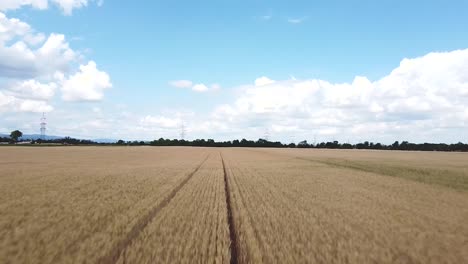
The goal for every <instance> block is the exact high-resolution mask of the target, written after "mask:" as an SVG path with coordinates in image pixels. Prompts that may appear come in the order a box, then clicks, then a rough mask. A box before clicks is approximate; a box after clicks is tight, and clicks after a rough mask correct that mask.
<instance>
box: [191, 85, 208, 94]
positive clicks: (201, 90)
mask: <svg viewBox="0 0 468 264" xmlns="http://www.w3.org/2000/svg"><path fill="white" fill-rule="evenodd" d="M192 90H194V91H195V92H199V93H204V92H207V91H208V90H210V88H208V87H207V86H206V85H204V84H203V83H199V84H195V85H194V86H193V87H192Z"/></svg>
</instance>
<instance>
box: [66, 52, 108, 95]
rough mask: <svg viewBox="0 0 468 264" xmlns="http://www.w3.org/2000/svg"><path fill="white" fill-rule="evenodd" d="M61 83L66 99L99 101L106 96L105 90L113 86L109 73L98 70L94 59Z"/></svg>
mask: <svg viewBox="0 0 468 264" xmlns="http://www.w3.org/2000/svg"><path fill="white" fill-rule="evenodd" d="M62 79H63V77H62ZM61 83H62V87H61V91H62V98H63V99H64V100H65V101H99V100H101V99H102V98H103V97H104V91H105V90H106V89H109V88H111V87H112V83H111V81H110V77H109V75H108V74H107V73H106V72H103V71H100V70H98V69H97V66H96V63H95V62H94V61H90V62H88V64H87V65H81V66H80V70H79V71H78V72H77V73H76V74H74V75H72V76H70V77H69V78H68V79H63V80H62V82H61Z"/></svg>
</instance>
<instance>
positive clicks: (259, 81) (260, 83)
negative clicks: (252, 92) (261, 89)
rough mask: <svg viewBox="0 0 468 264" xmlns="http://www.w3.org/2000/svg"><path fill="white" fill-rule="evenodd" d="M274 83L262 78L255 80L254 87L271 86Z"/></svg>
mask: <svg viewBox="0 0 468 264" xmlns="http://www.w3.org/2000/svg"><path fill="white" fill-rule="evenodd" d="M274 82H275V81H273V80H271V79H269V78H268V77H265V76H263V77H260V78H257V79H256V80H255V86H264V85H268V84H272V83H274Z"/></svg>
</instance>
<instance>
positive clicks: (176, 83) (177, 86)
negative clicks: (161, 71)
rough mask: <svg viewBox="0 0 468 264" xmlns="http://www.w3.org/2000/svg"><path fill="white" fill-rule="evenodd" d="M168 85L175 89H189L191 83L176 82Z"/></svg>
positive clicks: (186, 81) (185, 81)
mask: <svg viewBox="0 0 468 264" xmlns="http://www.w3.org/2000/svg"><path fill="white" fill-rule="evenodd" d="M169 85H171V86H173V87H176V88H191V87H192V85H193V83H192V81H189V80H177V81H170V82H169Z"/></svg>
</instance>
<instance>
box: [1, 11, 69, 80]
mask: <svg viewBox="0 0 468 264" xmlns="http://www.w3.org/2000/svg"><path fill="white" fill-rule="evenodd" d="M37 45H39V47H37V48H36V47H35V46H37ZM77 57H78V55H77V53H76V52H75V51H73V50H72V49H71V48H70V47H69V44H68V42H67V41H66V39H65V36H64V35H62V34H55V33H52V34H50V35H49V36H48V37H47V39H46V37H45V35H44V34H43V33H36V32H35V31H34V30H33V29H32V28H31V27H30V26H29V25H28V24H27V23H25V22H22V21H20V20H18V19H15V18H11V19H10V18H7V17H6V16H5V15H4V14H3V13H0V77H5V78H21V79H29V78H36V77H43V76H47V75H52V74H54V72H56V71H63V72H67V71H68V68H69V66H70V63H71V62H73V61H75V60H76V59H77Z"/></svg>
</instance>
